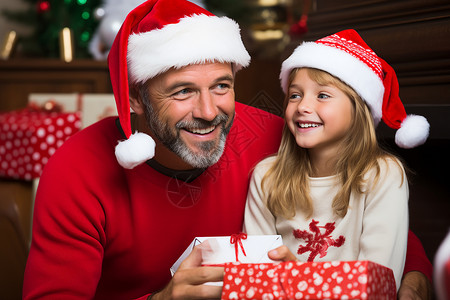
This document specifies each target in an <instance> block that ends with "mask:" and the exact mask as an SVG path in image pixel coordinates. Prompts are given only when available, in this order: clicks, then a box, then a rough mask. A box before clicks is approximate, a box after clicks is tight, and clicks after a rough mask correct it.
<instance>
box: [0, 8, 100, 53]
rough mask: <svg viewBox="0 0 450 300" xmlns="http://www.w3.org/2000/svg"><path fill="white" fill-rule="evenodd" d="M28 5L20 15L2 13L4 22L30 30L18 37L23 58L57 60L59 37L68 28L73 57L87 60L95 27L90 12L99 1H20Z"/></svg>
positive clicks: (95, 22) (18, 12)
mask: <svg viewBox="0 0 450 300" xmlns="http://www.w3.org/2000/svg"><path fill="white" fill-rule="evenodd" d="M22 1H26V2H29V3H30V6H29V8H28V9H26V10H24V11H14V12H13V11H4V12H3V14H4V15H5V17H6V18H7V19H9V20H10V21H13V22H17V23H20V24H22V25H25V26H28V27H30V28H32V33H31V34H30V35H29V36H21V37H19V41H18V43H19V44H20V47H21V52H22V54H23V55H24V56H27V57H59V55H60V54H59V34H60V31H61V30H62V29H63V28H65V27H68V28H69V29H71V30H72V33H73V47H74V57H76V58H85V57H90V54H89V51H88V45H89V40H90V39H91V38H92V35H93V33H94V31H95V29H96V28H97V26H98V20H97V19H96V18H95V16H94V11H95V9H96V8H97V7H99V6H100V4H101V0H37V1H36V0H22Z"/></svg>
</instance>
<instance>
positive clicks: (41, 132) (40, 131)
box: [36, 128, 45, 137]
mask: <svg viewBox="0 0 450 300" xmlns="http://www.w3.org/2000/svg"><path fill="white" fill-rule="evenodd" d="M36 135H37V136H38V137H43V136H45V129H44V128H39V129H38V130H37V131H36Z"/></svg>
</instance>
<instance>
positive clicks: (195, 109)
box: [141, 63, 235, 168]
mask: <svg viewBox="0 0 450 300" xmlns="http://www.w3.org/2000/svg"><path fill="white" fill-rule="evenodd" d="M141 97H142V100H143V104H144V112H145V116H146V121H147V123H148V124H147V125H148V126H149V128H150V130H151V132H152V134H153V135H154V137H156V139H158V140H159V141H160V142H161V143H163V144H164V146H166V147H167V148H169V149H170V150H171V151H173V152H174V153H176V154H177V155H178V156H179V157H181V158H182V159H183V160H184V161H185V162H187V163H188V164H189V165H191V166H193V167H196V168H206V167H208V166H211V165H213V164H215V163H216V162H217V161H218V160H219V158H220V156H221V155H222V153H223V150H224V146H225V140H226V136H227V134H228V132H229V130H230V128H231V125H232V123H233V117H234V109H235V103H234V100H235V99H234V75H233V72H232V69H231V65H230V64H227V63H208V64H203V65H191V66H187V67H184V68H182V69H177V70H174V69H171V70H169V71H168V72H166V73H164V74H162V75H160V76H157V77H155V78H153V79H151V80H150V81H149V82H148V85H147V89H146V92H144V93H141Z"/></svg>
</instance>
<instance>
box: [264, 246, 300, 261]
mask: <svg viewBox="0 0 450 300" xmlns="http://www.w3.org/2000/svg"><path fill="white" fill-rule="evenodd" d="M268 255H269V258H270V259H272V260H275V261H298V259H297V257H296V256H295V255H294V254H293V253H292V252H291V251H289V249H288V247H286V246H285V245H283V246H280V247H278V248H275V249H273V250H270V251H269V253H268Z"/></svg>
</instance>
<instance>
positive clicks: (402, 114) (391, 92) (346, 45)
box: [280, 29, 430, 148]
mask: <svg viewBox="0 0 450 300" xmlns="http://www.w3.org/2000/svg"><path fill="white" fill-rule="evenodd" d="M301 67H308V68H315V69H319V70H322V71H326V72H328V73H330V74H331V75H333V76H335V77H337V78H339V79H340V80H342V81H343V82H345V83H346V84H347V85H349V86H350V87H351V88H353V89H354V90H355V91H356V92H357V93H358V95H359V96H360V97H361V98H362V99H363V100H364V101H365V102H366V103H367V105H368V106H369V107H370V110H371V113H372V117H373V120H374V123H375V126H377V125H378V123H379V122H380V120H381V119H382V120H383V121H384V123H386V125H388V126H389V127H391V128H393V129H396V130H397V132H396V134H395V143H396V144H397V145H398V146H399V147H402V148H413V147H416V146H418V145H421V144H423V143H425V141H426V139H427V137H428V134H429V129H430V125H429V124H428V121H427V120H426V119H425V118H424V117H422V116H417V115H407V114H406V111H405V108H404V107H403V104H402V102H401V100H400V97H399V86H398V80H397V75H396V74H395V72H394V69H392V67H391V66H390V65H389V64H388V63H386V62H385V61H384V60H383V59H381V58H380V57H378V56H377V55H376V54H375V52H373V51H372V49H370V48H369V46H368V45H367V44H366V43H365V42H364V40H363V39H362V38H361V37H360V36H359V34H358V33H357V32H356V31H355V30H352V29H350V30H344V31H341V32H338V33H336V34H333V35H330V36H327V37H324V38H322V39H320V40H317V41H315V42H304V43H302V44H301V45H300V46H298V47H297V48H296V49H295V50H294V52H293V53H292V55H291V56H290V57H289V58H288V59H286V60H285V61H284V62H283V64H282V66H281V73H280V80H281V87H282V89H283V91H284V92H285V93H286V92H287V89H288V80H289V74H290V73H291V71H292V70H293V69H295V68H301Z"/></svg>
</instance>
